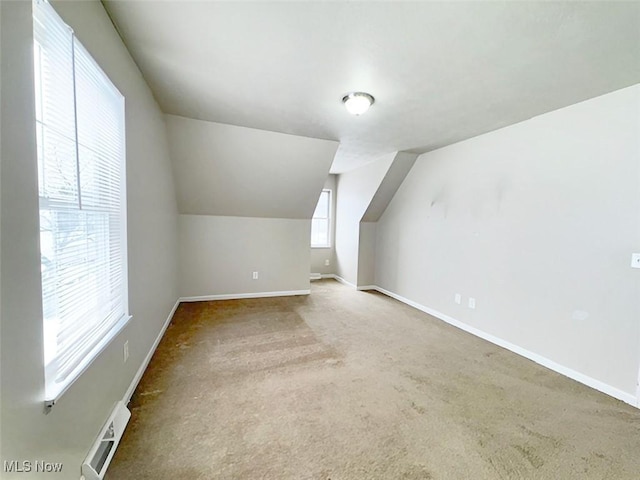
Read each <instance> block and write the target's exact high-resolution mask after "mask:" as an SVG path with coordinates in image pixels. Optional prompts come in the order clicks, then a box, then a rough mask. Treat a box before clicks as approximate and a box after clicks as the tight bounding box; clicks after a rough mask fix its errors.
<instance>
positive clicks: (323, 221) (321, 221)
mask: <svg viewBox="0 0 640 480" xmlns="http://www.w3.org/2000/svg"><path fill="white" fill-rule="evenodd" d="M330 235H331V190H323V191H322V193H321V194H320V198H319V199H318V205H317V206H316V210H315V212H313V219H312V220H311V246H312V247H314V248H328V247H330V246H331V236H330Z"/></svg>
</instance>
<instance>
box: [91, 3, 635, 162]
mask: <svg viewBox="0 0 640 480" xmlns="http://www.w3.org/2000/svg"><path fill="white" fill-rule="evenodd" d="M104 4H105V6H106V8H107V10H108V12H109V14H110V16H111V17H112V19H113V21H114V23H115V25H116V26H117V28H118V29H119V31H120V33H121V35H122V37H123V39H124V41H125V43H126V45H127V47H128V48H129V50H130V52H131V54H132V56H133V58H134V59H135V61H136V62H137V63H138V65H139V67H140V69H141V70H142V72H143V75H144V76H145V78H146V80H147V82H148V83H149V85H150V87H151V89H152V90H153V92H154V95H155V96H156V99H157V100H158V102H159V104H160V106H161V108H162V109H163V110H164V112H165V113H169V114H174V115H179V116H183V117H188V118H193V119H200V120H208V121H214V122H220V123H227V124H232V125H239V126H245V127H252V128H258V129H263V130H270V131H275V132H282V133H289V134H295V135H301V136H309V137H314V138H320V139H329V140H337V141H340V146H339V148H338V151H337V154H336V158H335V161H334V163H333V166H332V172H333V173H339V172H344V171H348V170H350V169H353V168H355V167H357V166H359V165H362V164H364V163H366V162H369V161H372V160H375V159H376V158H379V157H380V156H383V155H385V154H388V153H389V152H395V151H398V150H410V151H413V152H424V151H428V150H432V149H435V148H438V147H441V146H444V145H447V144H450V143H453V142H456V141H459V140H462V139H465V138H469V137H473V136H475V135H479V134H481V133H484V132H487V131H491V130H495V129H497V128H500V127H503V126H506V125H509V124H513V123H516V122H519V121H522V120H525V119H527V118H530V117H532V116H535V115H539V114H541V113H544V112H547V111H550V110H554V109H557V108H560V107H563V106H566V105H570V104H573V103H576V102H579V101H581V100H585V99H587V98H591V97H594V96H598V95H601V94H604V93H607V92H610V91H613V90H616V89H619V88H623V87H626V86H629V85H632V84H635V83H637V82H639V81H640V3H638V2H628V3H625V2H516V1H512V2H422V3H421V2H411V3H404V2H386V3H385V2H257V3H246V2H213V1H210V2H188V1H129V0H105V1H104ZM353 90H364V91H367V92H369V93H371V94H373V95H374V96H375V97H376V103H375V105H374V106H373V108H372V109H371V110H370V111H369V112H368V113H367V114H365V115H363V116H361V117H353V116H350V115H348V114H347V113H346V112H345V110H344V108H343V107H342V105H341V98H342V96H343V95H345V94H346V93H348V92H350V91H353Z"/></svg>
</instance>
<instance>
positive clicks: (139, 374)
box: [122, 299, 180, 405]
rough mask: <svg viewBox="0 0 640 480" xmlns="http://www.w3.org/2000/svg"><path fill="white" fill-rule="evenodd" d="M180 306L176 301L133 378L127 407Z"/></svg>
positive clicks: (128, 393)
mask: <svg viewBox="0 0 640 480" xmlns="http://www.w3.org/2000/svg"><path fill="white" fill-rule="evenodd" d="M178 305H180V299H178V300H177V301H176V304H175V305H174V306H173V308H172V309H171V312H169V316H168V317H167V319H166V320H165V322H164V325H163V326H162V328H161V329H160V333H158V336H157V337H156V340H155V341H154V342H153V345H152V346H151V350H149V353H147V356H146V357H145V359H144V362H142V365H140V368H139V369H138V371H137V372H136V375H135V377H133V380H132V381H131V384H130V385H129V388H127V392H126V393H125V394H124V397H123V398H122V402H123V403H124V404H125V405H127V404H128V403H129V401H130V400H131V396H132V395H133V392H134V391H135V389H136V387H137V386H138V383H140V379H141V378H142V375H144V372H145V370H146V369H147V367H148V366H149V362H150V361H151V357H153V354H154V353H155V351H156V348H158V344H159V343H160V340H162V337H163V336H164V332H165V331H166V330H167V327H168V326H169V324H170V323H171V319H172V318H173V314H174V313H176V310H177V309H178Z"/></svg>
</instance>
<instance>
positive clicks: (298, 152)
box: [166, 115, 338, 219]
mask: <svg viewBox="0 0 640 480" xmlns="http://www.w3.org/2000/svg"><path fill="white" fill-rule="evenodd" d="M166 120H167V130H168V134H169V145H170V149H171V160H172V163H173V170H174V175H175V179H176V190H177V195H178V208H179V210H180V213H185V214H191V215H226V216H238V217H265V218H307V219H309V218H311V215H312V214H313V210H314V209H315V207H316V203H317V202H318V196H319V195H320V191H321V190H322V185H323V184H324V182H325V180H326V178H327V175H329V168H330V167H331V163H332V162H333V157H334V155H335V153H336V150H337V148H338V142H334V141H329V140H318V139H315V138H307V137H299V136H295V135H286V134H284V133H276V132H267V131H264V130H256V129H254V128H245V127H237V126H234V125H225V124H222V123H214V122H205V121H202V120H192V119H189V118H183V117H177V116H175V115H167V116H166Z"/></svg>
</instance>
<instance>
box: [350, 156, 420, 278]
mask: <svg viewBox="0 0 640 480" xmlns="http://www.w3.org/2000/svg"><path fill="white" fill-rule="evenodd" d="M417 158H418V155H417V154H415V153H408V152H398V153H397V154H396V156H395V158H394V159H393V163H392V164H391V167H389V170H388V171H387V173H386V175H385V176H384V178H383V179H382V182H381V183H380V186H379V187H378V190H376V193H375V195H374V196H373V198H372V199H371V203H369V207H368V208H367V211H366V212H365V213H364V215H363V216H362V221H361V222H360V236H359V247H358V283H357V286H358V287H359V288H364V287H369V286H372V285H374V284H375V267H376V229H377V225H378V224H377V222H378V220H379V219H380V216H381V215H382V214H383V213H384V211H385V210H386V208H387V206H388V205H389V203H390V202H391V199H392V198H393V196H394V195H395V194H396V191H397V190H398V188H399V187H400V185H401V184H402V182H403V181H404V179H405V177H406V176H407V174H408V173H409V170H411V167H413V164H414V163H415V162H416V159H417Z"/></svg>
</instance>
